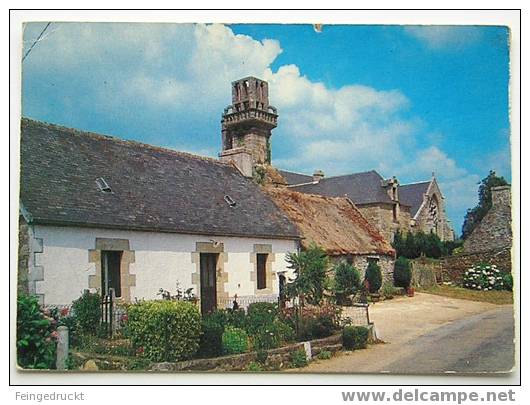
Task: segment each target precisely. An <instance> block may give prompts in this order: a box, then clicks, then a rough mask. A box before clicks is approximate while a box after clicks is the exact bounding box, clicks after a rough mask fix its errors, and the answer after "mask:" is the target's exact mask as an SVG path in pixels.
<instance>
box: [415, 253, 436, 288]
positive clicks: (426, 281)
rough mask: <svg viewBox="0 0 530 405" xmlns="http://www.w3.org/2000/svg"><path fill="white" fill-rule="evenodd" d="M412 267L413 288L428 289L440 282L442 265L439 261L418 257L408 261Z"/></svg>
mask: <svg viewBox="0 0 530 405" xmlns="http://www.w3.org/2000/svg"><path fill="white" fill-rule="evenodd" d="M410 263H411V266H412V282H411V285H412V286H413V287H416V288H418V287H420V288H430V287H434V286H435V285H436V284H437V281H438V280H441V274H442V264H441V261H440V260H436V259H428V258H425V257H419V258H417V259H413V260H411V261H410Z"/></svg>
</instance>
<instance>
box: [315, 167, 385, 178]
mask: <svg viewBox="0 0 530 405" xmlns="http://www.w3.org/2000/svg"><path fill="white" fill-rule="evenodd" d="M372 172H373V173H375V174H377V175H378V176H379V177H381V178H382V179H384V177H383V176H381V175H380V174H379V173H377V171H376V170H374V169H372V170H366V171H364V172H357V173H348V174H338V175H336V176H328V177H323V178H322V179H321V180H320V181H323V180H326V179H336V178H338V177H348V176H356V175H359V174H368V173H372Z"/></svg>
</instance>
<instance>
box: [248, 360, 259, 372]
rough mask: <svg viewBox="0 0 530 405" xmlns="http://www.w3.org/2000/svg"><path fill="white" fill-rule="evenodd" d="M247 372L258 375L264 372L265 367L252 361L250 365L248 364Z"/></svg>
mask: <svg viewBox="0 0 530 405" xmlns="http://www.w3.org/2000/svg"><path fill="white" fill-rule="evenodd" d="M246 371H250V372H253V373H256V372H259V371H263V366H262V365H261V364H259V363H256V362H254V361H251V362H250V363H248V365H247V367H246Z"/></svg>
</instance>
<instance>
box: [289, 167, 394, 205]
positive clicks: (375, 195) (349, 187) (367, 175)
mask: <svg viewBox="0 0 530 405" xmlns="http://www.w3.org/2000/svg"><path fill="white" fill-rule="evenodd" d="M383 181H384V179H383V177H381V175H380V174H379V173H377V172H376V171H375V170H371V171H369V172H363V173H353V174H347V175H344V176H335V177H324V178H323V179H322V180H320V181H319V182H318V183H313V184H304V185H299V186H293V187H290V189H292V190H296V191H300V192H303V193H311V194H319V195H323V196H327V197H348V198H349V199H350V200H352V201H353V202H354V203H355V204H370V203H389V204H392V200H391V199H390V197H389V196H388V194H387V192H386V190H385V188H384V187H383Z"/></svg>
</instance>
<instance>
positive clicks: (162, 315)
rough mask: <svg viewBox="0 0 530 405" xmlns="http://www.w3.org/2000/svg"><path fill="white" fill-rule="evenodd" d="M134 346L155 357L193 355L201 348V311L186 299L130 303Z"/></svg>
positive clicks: (169, 357) (151, 358)
mask: <svg viewBox="0 0 530 405" xmlns="http://www.w3.org/2000/svg"><path fill="white" fill-rule="evenodd" d="M128 317H129V321H128V322H129V334H130V337H131V342H132V344H133V346H134V348H135V349H136V350H137V352H139V353H143V355H144V356H146V357H147V358H149V359H150V360H152V361H178V360H186V359H189V358H191V357H192V356H193V355H194V354H195V353H196V352H197V349H198V348H199V338H200V333H201V315H200V313H199V310H198V309H197V307H196V306H195V305H193V304H192V303H190V302H186V301H143V302H140V303H138V304H134V305H131V306H130V307H129V313H128Z"/></svg>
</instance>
